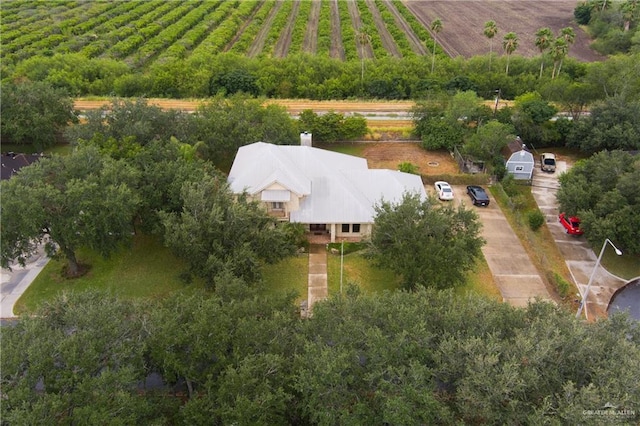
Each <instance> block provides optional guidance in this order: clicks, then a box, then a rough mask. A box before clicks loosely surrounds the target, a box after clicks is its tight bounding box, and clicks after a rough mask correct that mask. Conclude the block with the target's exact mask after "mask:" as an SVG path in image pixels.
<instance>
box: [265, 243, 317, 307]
mask: <svg viewBox="0 0 640 426" xmlns="http://www.w3.org/2000/svg"><path fill="white" fill-rule="evenodd" d="M308 275H309V255H308V254H306V253H305V254H301V255H297V256H294V257H288V258H286V259H283V260H281V261H280V262H278V263H275V264H273V265H265V266H264V267H263V268H262V281H263V284H262V285H263V288H264V291H265V292H266V293H273V292H278V291H290V290H293V291H295V292H296V293H297V294H298V297H297V298H296V301H297V302H298V303H299V302H301V301H303V300H306V299H307V283H308Z"/></svg>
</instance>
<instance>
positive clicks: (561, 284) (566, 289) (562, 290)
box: [551, 272, 573, 299]
mask: <svg viewBox="0 0 640 426" xmlns="http://www.w3.org/2000/svg"><path fill="white" fill-rule="evenodd" d="M551 281H552V282H553V283H554V284H555V286H556V289H557V290H558V294H559V295H560V297H562V298H563V299H565V298H566V297H567V296H569V294H570V293H571V288H572V287H573V286H572V285H571V283H570V282H569V281H567V280H565V279H564V278H563V277H562V275H560V274H558V273H557V272H554V273H553V276H552V279H551Z"/></svg>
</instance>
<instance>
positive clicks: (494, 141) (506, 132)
mask: <svg viewBox="0 0 640 426" xmlns="http://www.w3.org/2000/svg"><path fill="white" fill-rule="evenodd" d="M513 133H514V129H513V126H511V125H508V124H503V123H500V122H499V121H497V120H491V121H489V122H488V123H487V124H485V125H483V126H481V127H479V128H478V130H477V132H475V133H474V134H472V135H471V136H470V137H469V138H468V140H467V141H466V142H465V144H464V152H465V153H466V154H468V155H470V156H471V157H473V158H475V159H478V160H484V161H489V160H492V159H493V158H495V157H496V156H499V155H500V150H501V149H502V148H504V147H505V146H507V144H508V143H509V141H510V140H513V138H514V136H513Z"/></svg>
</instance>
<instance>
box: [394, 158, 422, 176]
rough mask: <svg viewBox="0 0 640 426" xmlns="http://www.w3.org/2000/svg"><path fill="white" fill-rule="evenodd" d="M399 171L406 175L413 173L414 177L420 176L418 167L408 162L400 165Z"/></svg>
mask: <svg viewBox="0 0 640 426" xmlns="http://www.w3.org/2000/svg"><path fill="white" fill-rule="evenodd" d="M398 170H400V171H401V172H404V173H411V174H412V175H418V174H420V173H419V172H418V166H416V165H415V164H412V163H409V162H408V161H405V162H404V163H400V164H398Z"/></svg>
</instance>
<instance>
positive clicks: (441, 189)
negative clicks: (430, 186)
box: [434, 181, 453, 200]
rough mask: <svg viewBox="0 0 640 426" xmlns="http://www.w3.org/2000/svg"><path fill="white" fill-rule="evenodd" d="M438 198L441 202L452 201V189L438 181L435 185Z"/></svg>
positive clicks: (445, 183)
mask: <svg viewBox="0 0 640 426" xmlns="http://www.w3.org/2000/svg"><path fill="white" fill-rule="evenodd" d="M434 186H435V188H436V192H437V193H438V198H439V199H441V200H453V188H451V185H449V184H448V183H447V182H444V181H438V182H436V183H435V185H434Z"/></svg>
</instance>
